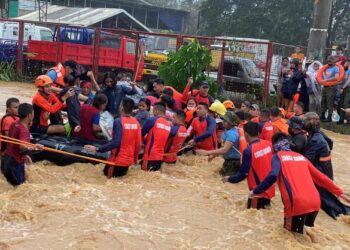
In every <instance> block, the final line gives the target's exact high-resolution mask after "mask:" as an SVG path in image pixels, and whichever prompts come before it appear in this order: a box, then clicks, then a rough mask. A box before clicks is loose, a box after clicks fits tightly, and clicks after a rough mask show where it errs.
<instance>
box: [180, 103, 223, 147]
mask: <svg viewBox="0 0 350 250" xmlns="http://www.w3.org/2000/svg"><path fill="white" fill-rule="evenodd" d="M208 109H209V107H208V105H207V104H206V103H204V102H203V103H199V104H198V106H197V111H196V114H197V117H196V118H194V119H193V121H192V123H191V126H190V127H189V128H188V130H187V131H188V135H189V138H190V139H191V138H193V137H194V139H191V140H190V141H189V142H188V145H193V146H194V148H195V149H205V150H212V149H216V148H218V139H217V137H216V121H215V119H214V117H212V116H210V115H208Z"/></svg>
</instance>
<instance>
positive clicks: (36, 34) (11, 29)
mask: <svg viewBox="0 0 350 250" xmlns="http://www.w3.org/2000/svg"><path fill="white" fill-rule="evenodd" d="M18 33H19V31H18V23H15V22H14V23H12V22H0V42H5V41H7V42H9V41H14V42H17V41H18ZM23 35H24V36H23V42H24V43H27V42H28V40H29V39H32V40H38V41H52V37H53V33H52V31H51V30H50V29H49V28H46V27H42V26H36V25H34V24H29V23H26V24H24V34H23Z"/></svg>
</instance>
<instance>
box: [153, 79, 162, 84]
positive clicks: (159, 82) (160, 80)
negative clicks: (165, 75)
mask: <svg viewBox="0 0 350 250" xmlns="http://www.w3.org/2000/svg"><path fill="white" fill-rule="evenodd" d="M154 83H156V84H157V85H158V84H160V85H164V80H163V79H160V78H157V79H155V80H154Z"/></svg>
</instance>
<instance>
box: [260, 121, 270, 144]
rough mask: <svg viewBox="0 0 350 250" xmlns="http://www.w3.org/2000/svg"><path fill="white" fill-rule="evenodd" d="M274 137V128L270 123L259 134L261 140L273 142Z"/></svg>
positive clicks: (266, 123)
mask: <svg viewBox="0 0 350 250" xmlns="http://www.w3.org/2000/svg"><path fill="white" fill-rule="evenodd" d="M272 136H273V126H272V123H271V122H270V121H267V122H265V123H264V125H263V126H262V129H261V132H260V133H259V138H260V139H263V140H266V141H270V142H272Z"/></svg>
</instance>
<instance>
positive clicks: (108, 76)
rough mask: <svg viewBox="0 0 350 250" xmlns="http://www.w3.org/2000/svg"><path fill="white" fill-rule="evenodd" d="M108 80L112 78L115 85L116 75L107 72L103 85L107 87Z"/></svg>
mask: <svg viewBox="0 0 350 250" xmlns="http://www.w3.org/2000/svg"><path fill="white" fill-rule="evenodd" d="M107 78H111V79H112V80H113V85H114V84H115V74H114V73H113V72H112V71H110V72H107V73H106V74H105V75H104V76H103V84H105V85H106V80H107Z"/></svg>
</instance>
